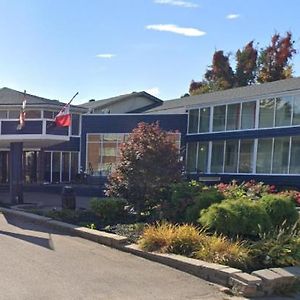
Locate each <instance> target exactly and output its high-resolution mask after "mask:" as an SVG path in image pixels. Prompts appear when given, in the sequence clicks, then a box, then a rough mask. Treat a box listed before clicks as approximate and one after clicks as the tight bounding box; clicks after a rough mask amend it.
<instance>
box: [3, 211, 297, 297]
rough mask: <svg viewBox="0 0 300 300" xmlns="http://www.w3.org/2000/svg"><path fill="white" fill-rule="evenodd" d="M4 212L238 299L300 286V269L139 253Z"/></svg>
mask: <svg viewBox="0 0 300 300" xmlns="http://www.w3.org/2000/svg"><path fill="white" fill-rule="evenodd" d="M0 212H2V213H5V214H9V215H13V216H17V217H20V218H23V219H25V220H27V221H30V222H32V223H36V224H41V225H45V226H48V227H50V228H53V229H56V230H60V231H63V232H66V233H68V234H71V235H74V236H78V237H81V238H84V239H87V240H90V241H94V242H97V243H100V244H103V245H106V246H109V247H113V248H117V249H119V250H121V251H124V252H127V253H131V254H133V255H137V256H140V257H143V258H146V259H149V260H151V261H155V262H158V263H161V264H164V265H167V266H169V267H172V268H175V269H177V270H180V271H183V272H186V273H189V274H192V275H194V276H197V277H200V278H202V279H204V280H207V281H210V282H213V283H216V284H219V285H222V286H225V287H229V288H231V290H232V291H233V293H234V294H236V295H241V296H245V297H262V296H270V295H272V294H274V293H276V292H282V291H284V290H286V289H291V288H293V287H294V286H295V285H296V284H298V285H300V266H299V267H286V268H271V269H263V270H258V271H254V272H252V273H251V274H248V273H244V272H243V271H242V270H239V269H235V268H231V267H228V266H225V265H219V264H215V263H208V262H205V261H202V260H198V259H193V258H188V257H185V256H181V255H176V254H164V253H156V252H146V251H143V250H141V249H139V248H138V245H136V244H130V245H128V244H127V243H128V238H127V237H124V236H120V235H117V234H112V233H107V232H104V231H99V230H94V229H89V228H86V227H78V226H76V225H72V224H68V223H64V222H60V221H56V220H53V219H51V218H47V217H43V216H38V215H35V214H32V213H27V212H24V211H19V210H14V209H7V208H2V207H0Z"/></svg>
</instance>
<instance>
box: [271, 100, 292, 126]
mask: <svg viewBox="0 0 300 300" xmlns="http://www.w3.org/2000/svg"><path fill="white" fill-rule="evenodd" d="M292 105H293V101H292V97H280V98H276V115H275V125H276V126H288V125H291V117H292Z"/></svg>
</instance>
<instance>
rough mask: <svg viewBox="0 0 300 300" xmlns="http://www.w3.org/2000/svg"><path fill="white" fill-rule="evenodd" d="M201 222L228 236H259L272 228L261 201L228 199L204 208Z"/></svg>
mask: <svg viewBox="0 0 300 300" xmlns="http://www.w3.org/2000/svg"><path fill="white" fill-rule="evenodd" d="M199 222H200V223H201V224H202V225H203V226H204V227H206V228H208V229H210V230H216V231H217V232H218V233H222V234H225V235H228V236H236V235H243V236H252V237H253V236H258V234H259V233H260V232H265V231H269V230H270V228H272V224H271V221H270V217H269V215H268V214H267V213H266V211H265V210H264V208H263V207H262V206H261V205H260V204H259V201H252V200H249V199H241V200H236V199H228V200H225V201H222V202H221V203H219V204H213V205H211V206H210V207H209V208H208V209H205V210H202V212H201V215H200V219H199Z"/></svg>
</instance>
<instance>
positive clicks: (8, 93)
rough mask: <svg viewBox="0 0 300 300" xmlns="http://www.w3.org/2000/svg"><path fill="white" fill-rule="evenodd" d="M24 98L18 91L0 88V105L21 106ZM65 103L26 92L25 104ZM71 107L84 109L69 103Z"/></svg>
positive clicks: (59, 104) (48, 104) (61, 104)
mask: <svg viewBox="0 0 300 300" xmlns="http://www.w3.org/2000/svg"><path fill="white" fill-rule="evenodd" d="M23 99H24V93H23V92H19V91H16V90H13V89H10V88H7V87H4V88H2V89H0V106H11V105H12V106H14V105H18V106H21V105H22V102H23ZM65 104H66V103H63V102H60V101H58V100H50V99H47V98H43V97H39V96H35V95H31V94H27V93H26V105H29V106H31V105H34V106H38V105H39V106H56V107H57V106H59V107H62V106H64V105H65ZM71 107H72V108H75V109H76V108H79V109H82V110H86V109H85V108H83V107H80V106H75V105H71Z"/></svg>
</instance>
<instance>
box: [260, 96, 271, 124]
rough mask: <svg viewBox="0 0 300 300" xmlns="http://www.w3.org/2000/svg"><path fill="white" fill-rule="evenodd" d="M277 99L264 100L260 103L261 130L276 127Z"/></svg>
mask: <svg viewBox="0 0 300 300" xmlns="http://www.w3.org/2000/svg"><path fill="white" fill-rule="evenodd" d="M274 107H275V99H273V98H272V99H264V100H260V101H259V124H258V127H259V128H268V127H273V126H274Z"/></svg>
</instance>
